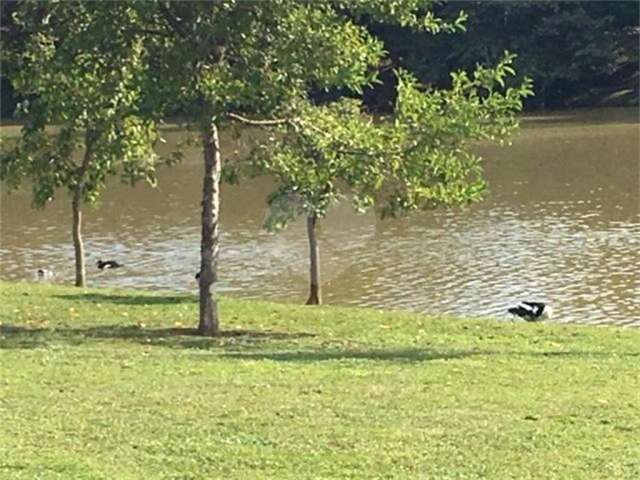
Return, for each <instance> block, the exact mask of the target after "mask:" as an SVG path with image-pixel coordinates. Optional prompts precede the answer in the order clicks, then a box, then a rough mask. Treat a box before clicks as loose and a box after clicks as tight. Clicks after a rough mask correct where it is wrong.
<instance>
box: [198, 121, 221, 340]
mask: <svg viewBox="0 0 640 480" xmlns="http://www.w3.org/2000/svg"><path fill="white" fill-rule="evenodd" d="M200 133H201V138H202V146H203V151H204V181H203V186H202V242H201V245H200V279H199V281H200V323H199V325H198V331H199V332H200V334H201V335H209V336H215V335H217V334H218V329H219V327H218V304H217V298H216V292H215V284H216V281H217V280H218V279H217V267H218V250H219V229H218V218H219V211H220V168H221V161H220V142H219V139H218V128H217V126H216V124H215V123H214V122H211V124H210V125H207V126H205V127H202V130H201V132H200Z"/></svg>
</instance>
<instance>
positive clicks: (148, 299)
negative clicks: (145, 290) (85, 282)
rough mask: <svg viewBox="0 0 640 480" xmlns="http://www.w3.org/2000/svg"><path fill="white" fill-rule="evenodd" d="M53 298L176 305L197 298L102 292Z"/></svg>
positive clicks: (193, 301) (123, 303)
mask: <svg viewBox="0 0 640 480" xmlns="http://www.w3.org/2000/svg"><path fill="white" fill-rule="evenodd" d="M54 297H55V298H61V299H64V300H81V301H84V302H91V303H115V304H119V305H139V306H145V305H177V304H180V303H196V302H197V301H198V299H197V298H196V297H194V296H191V295H190V296H187V295H173V296H166V295H164V296H159V295H157V296H156V295H114V294H111V295H110V294H104V293H79V294H75V293H73V294H66V295H54Z"/></svg>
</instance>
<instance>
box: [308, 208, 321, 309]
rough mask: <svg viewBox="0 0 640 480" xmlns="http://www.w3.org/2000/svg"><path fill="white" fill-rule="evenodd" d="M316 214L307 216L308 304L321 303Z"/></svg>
mask: <svg viewBox="0 0 640 480" xmlns="http://www.w3.org/2000/svg"><path fill="white" fill-rule="evenodd" d="M317 221H318V217H317V215H316V214H313V215H308V216H307V236H308V237H309V298H308V299H307V305H320V304H321V303H322V297H321V295H320V246H319V245H318V237H317V236H316V223H317Z"/></svg>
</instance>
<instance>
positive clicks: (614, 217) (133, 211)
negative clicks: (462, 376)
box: [0, 110, 640, 325]
mask: <svg viewBox="0 0 640 480" xmlns="http://www.w3.org/2000/svg"><path fill="white" fill-rule="evenodd" d="M638 127H639V125H638V112H637V110H633V111H630V110H616V111H604V112H603V111H600V112H598V113H597V114H592V113H591V112H572V113H570V114H561V115H557V116H550V117H540V118H536V119H532V120H530V121H526V122H525V123H524V129H523V132H522V134H521V135H520V136H519V137H518V138H517V139H515V141H514V145H513V146H512V147H510V148H504V149H498V148H493V147H480V148H479V150H480V153H482V154H483V155H484V156H485V158H486V159H487V164H486V171H487V177H488V179H489V181H490V185H491V193H490V195H489V197H488V198H487V200H486V201H485V202H484V203H482V204H478V205H473V206H471V207H468V208H466V209H463V210H438V211H434V212H426V213H421V214H417V215H413V216H411V217H409V218H404V219H398V220H385V221H380V220H378V219H376V218H375V217H374V216H373V215H364V216H359V215H356V214H354V213H353V212H352V211H351V210H350V207H349V205H348V204H345V205H340V206H338V207H336V208H334V209H333V210H332V211H331V213H330V215H329V217H328V218H327V219H326V220H325V221H323V222H322V224H321V231H320V241H321V248H322V250H321V261H322V269H323V272H322V273H323V288H324V294H325V300H326V301H327V302H328V303H334V304H349V305H362V306H373V307H379V308H398V309H409V310H415V311H421V312H428V313H450V314H456V315H478V316H496V317H502V318H506V315H505V309H506V308H507V306H509V305H510V304H511V303H512V302H514V301H517V300H520V299H526V298H531V299H540V300H542V301H548V302H550V303H551V304H552V305H553V306H554V307H555V308H554V310H555V312H557V314H558V317H559V321H575V322H589V323H615V324H627V325H629V324H635V325H640V314H639V313H638V312H640V299H639V295H638V293H639V290H638V289H639V287H640V285H639V277H638V272H637V267H636V266H637V265H639V264H640V253H639V252H640V248H639V247H640V245H639V244H640V189H639V185H640V182H639V178H638V175H639V170H640V165H639V162H640V160H639V159H640V130H639V128H638ZM172 135H173V137H176V136H177V134H176V133H173V134H172ZM170 141H176V138H172V139H170ZM227 142H230V140H227ZM226 146H227V149H229V148H231V149H234V148H237V146H234V145H231V144H230V143H227V145H226ZM201 168H202V167H201V162H200V158H199V156H198V154H197V152H191V154H190V155H188V157H187V159H186V160H185V162H184V163H182V164H181V165H179V166H177V167H174V168H173V169H167V170H164V171H163V172H161V174H160V181H159V186H158V188H156V189H151V188H148V187H145V186H138V187H136V188H135V189H131V188H129V187H127V186H124V185H120V184H118V183H117V182H114V183H113V185H112V186H111V187H110V188H109V189H108V191H107V192H106V195H105V196H104V198H103V200H102V202H101V204H100V205H99V206H98V207H97V208H93V209H88V210H87V212H86V215H85V233H84V238H85V240H86V247H85V248H86V252H87V261H88V264H89V267H88V272H89V276H88V279H89V284H90V285H92V286H96V285H118V286H131V287H144V288H158V289H167V290H187V291H194V292H195V290H196V287H197V285H196V283H195V279H194V274H195V273H196V271H197V269H198V265H199V235H200V229H199V220H200V219H199V196H200V181H201V180H200V175H201ZM270 187H271V184H270V182H269V181H268V180H265V179H259V180H252V181H248V182H245V183H243V184H241V185H239V186H233V187H230V186H225V187H224V188H223V197H222V198H223V206H222V232H223V233H222V241H223V246H222V250H221V254H220V257H221V260H220V261H221V263H220V277H221V284H220V289H221V290H222V291H223V292H226V293H228V294H230V295H235V296H243V297H254V298H268V299H277V300H287V301H293V302H302V301H303V300H304V299H305V298H306V288H307V285H306V284H307V243H306V236H305V232H306V231H305V228H304V224H303V222H301V221H298V222H295V223H294V224H292V225H291V226H290V228H289V229H288V230H287V231H285V232H281V233H278V234H269V233H266V232H264V231H262V230H261V228H260V227H261V224H262V221H263V219H264V216H265V214H266V208H265V198H266V195H267V194H268V192H269V189H270ZM1 200H2V204H1V221H2V223H1V231H0V234H1V237H0V239H1V242H0V255H1V257H0V260H1V266H0V275H1V277H2V278H3V279H13V280H16V279H25V280H34V275H35V272H36V270H37V269H38V268H47V269H50V270H52V271H53V273H54V275H55V278H54V281H60V282H70V281H72V279H73V249H72V245H71V241H70V224H71V214H70V211H69V209H70V206H69V202H68V199H67V198H66V197H64V196H60V198H59V199H58V200H56V201H55V202H53V204H51V205H49V206H48V207H47V209H46V210H45V211H35V210H32V209H30V208H29V205H30V196H29V192H28V191H22V192H17V193H13V194H10V195H7V194H6V192H3V193H2V197H1ZM99 258H103V259H117V260H118V261H119V262H122V263H124V264H125V267H124V268H121V269H118V270H115V271H106V272H100V271H98V270H97V269H96V268H95V265H94V264H95V261H96V260H97V259H99Z"/></svg>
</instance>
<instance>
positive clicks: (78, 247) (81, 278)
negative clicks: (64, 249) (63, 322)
mask: <svg viewBox="0 0 640 480" xmlns="http://www.w3.org/2000/svg"><path fill="white" fill-rule="evenodd" d="M82 185H83V183H82V182H79V183H78V184H76V186H75V190H74V192H73V201H72V203H71V207H72V210H73V231H72V234H73V250H74V253H75V258H76V287H84V286H85V266H84V245H83V243H82V211H81V210H80V204H81V203H82V188H83V187H82Z"/></svg>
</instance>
